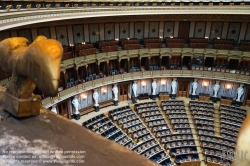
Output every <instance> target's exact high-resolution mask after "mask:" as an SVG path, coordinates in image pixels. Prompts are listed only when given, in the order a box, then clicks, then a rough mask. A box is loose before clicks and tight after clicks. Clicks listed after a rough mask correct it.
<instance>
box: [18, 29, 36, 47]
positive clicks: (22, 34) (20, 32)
mask: <svg viewBox="0 0 250 166" xmlns="http://www.w3.org/2000/svg"><path fill="white" fill-rule="evenodd" d="M17 36H18V37H25V38H26V39H28V44H31V43H32V42H33V40H32V35H31V29H19V30H17Z"/></svg>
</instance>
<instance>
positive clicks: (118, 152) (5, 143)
mask: <svg viewBox="0 0 250 166" xmlns="http://www.w3.org/2000/svg"><path fill="white" fill-rule="evenodd" d="M10 150H13V151H18V150H19V151H20V150H22V151H42V150H43V151H49V150H63V151H73V150H76V151H80V150H81V151H85V152H86V153H85V154H84V156H85V158H84V161H85V163H84V164H80V165H84V166H118V165H119V166H129V165H131V166H132V165H138V164H139V163H140V164H139V165H150V166H156V165H158V164H156V163H154V162H152V161H150V160H148V159H146V158H144V157H142V156H140V155H138V154H136V153H135V152H133V151H130V150H129V149H127V148H125V147H122V146H120V145H118V144H116V143H114V142H112V141H110V140H108V139H106V138H104V137H102V136H99V135H97V134H95V133H94V132H92V131H90V130H88V129H85V128H84V127H81V126H79V125H77V124H75V123H74V122H71V121H69V120H67V119H65V118H63V117H61V116H59V115H56V114H54V113H51V112H50V111H48V110H46V109H44V108H42V109H41V110H40V115H39V116H36V117H31V118H21V119H16V118H14V117H13V116H11V115H10V114H9V113H7V112H6V111H4V110H2V109H1V111H0V155H4V151H10ZM29 154H30V155H32V153H29ZM70 154H73V153H69V154H68V155H70ZM33 155H35V154H34V153H33ZM41 160H42V161H45V160H47V159H41ZM54 160H62V156H61V155H60V154H59V155H57V156H56V158H55V159H54ZM67 160H70V159H67ZM2 164H4V165H5V166H8V165H20V164H15V163H14V164H11V163H10V159H1V157H0V165H2ZM25 165H27V164H25ZM28 165H34V164H28ZM38 165H66V164H38ZM69 165H79V164H74V163H73V164H69Z"/></svg>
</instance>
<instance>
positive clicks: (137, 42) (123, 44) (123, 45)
mask: <svg viewBox="0 0 250 166" xmlns="http://www.w3.org/2000/svg"><path fill="white" fill-rule="evenodd" d="M127 44H128V45H130V44H139V40H138V39H121V46H122V47H125V45H127Z"/></svg>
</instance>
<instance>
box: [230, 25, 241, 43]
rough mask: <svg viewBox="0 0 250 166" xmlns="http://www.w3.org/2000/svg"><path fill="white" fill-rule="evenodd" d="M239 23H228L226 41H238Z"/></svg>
mask: <svg viewBox="0 0 250 166" xmlns="http://www.w3.org/2000/svg"><path fill="white" fill-rule="evenodd" d="M240 27H241V23H240V22H230V23H229V26H228V31H227V39H233V40H234V41H238V38H239V35H240Z"/></svg>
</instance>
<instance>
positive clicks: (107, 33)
mask: <svg viewBox="0 0 250 166" xmlns="http://www.w3.org/2000/svg"><path fill="white" fill-rule="evenodd" d="M104 29H105V30H104V39H105V40H115V24H114V23H106V24H105V25H104Z"/></svg>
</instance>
